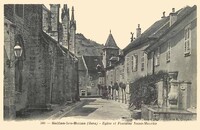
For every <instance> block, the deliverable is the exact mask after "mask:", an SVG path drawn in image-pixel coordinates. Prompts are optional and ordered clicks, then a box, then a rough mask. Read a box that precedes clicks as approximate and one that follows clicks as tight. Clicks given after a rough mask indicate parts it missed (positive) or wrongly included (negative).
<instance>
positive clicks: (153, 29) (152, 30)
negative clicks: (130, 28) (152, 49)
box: [123, 17, 169, 54]
mask: <svg viewBox="0 0 200 130" xmlns="http://www.w3.org/2000/svg"><path fill="white" fill-rule="evenodd" d="M168 21H169V17H166V18H163V19H161V20H158V21H156V22H155V23H154V24H153V25H151V26H150V27H149V28H148V29H147V30H146V31H144V32H143V33H142V34H141V36H139V37H138V38H136V39H135V40H134V41H133V42H131V43H130V44H129V45H128V46H126V47H125V48H124V49H123V51H124V53H125V54H126V53H127V52H128V51H130V50H131V49H133V48H134V47H137V46H138V45H141V44H143V43H145V42H147V41H149V37H150V36H154V37H155V36H156V35H157V34H158V33H160V32H159V31H158V32H157V30H158V29H163V28H162V27H165V28H166V27H167V26H168V24H167V23H168Z"/></svg>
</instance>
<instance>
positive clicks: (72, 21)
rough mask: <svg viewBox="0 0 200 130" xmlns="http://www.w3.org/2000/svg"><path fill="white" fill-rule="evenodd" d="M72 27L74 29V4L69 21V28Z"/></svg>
mask: <svg viewBox="0 0 200 130" xmlns="http://www.w3.org/2000/svg"><path fill="white" fill-rule="evenodd" d="M72 27H73V28H74V29H75V30H76V20H75V19H74V6H72V15H71V21H70V28H72Z"/></svg>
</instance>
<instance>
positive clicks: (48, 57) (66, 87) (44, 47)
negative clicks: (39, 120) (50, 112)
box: [4, 4, 79, 119]
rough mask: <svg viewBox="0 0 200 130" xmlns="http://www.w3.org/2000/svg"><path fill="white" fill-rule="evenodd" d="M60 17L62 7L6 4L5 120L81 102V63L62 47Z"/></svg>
mask: <svg viewBox="0 0 200 130" xmlns="http://www.w3.org/2000/svg"><path fill="white" fill-rule="evenodd" d="M58 14H59V5H51V9H50V10H48V9H47V8H46V7H44V5H36V4H35V5H20V4H15V5H13V4H7V5H4V30H5V31H4V64H5V65H4V119H14V118H15V117H16V116H18V115H22V114H23V113H25V112H26V111H27V110H30V109H49V108H50V106H51V104H53V103H56V104H62V103H64V102H67V101H76V100H78V95H79V94H78V93H79V92H78V84H77V81H78V62H77V58H76V56H75V55H74V54H73V53H72V52H70V51H69V50H68V49H67V48H65V47H64V46H62V45H61V44H59V43H60V41H59V35H60V34H63V32H61V31H60V30H61V29H60V30H59V29H58V28H60V25H62V24H60V23H59V15H58ZM50 16H53V17H51V19H50ZM45 20H46V22H45ZM72 23H73V22H72ZM73 26H74V23H73ZM15 45H19V46H20V47H21V48H22V56H21V57H20V58H16V57H15V56H14V50H13V48H14V46H15Z"/></svg>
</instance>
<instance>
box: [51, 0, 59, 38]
mask: <svg viewBox="0 0 200 130" xmlns="http://www.w3.org/2000/svg"><path fill="white" fill-rule="evenodd" d="M59 9H60V4H50V11H51V36H52V37H53V38H54V39H55V40H56V41H59V40H58V39H59V36H58V26H59Z"/></svg>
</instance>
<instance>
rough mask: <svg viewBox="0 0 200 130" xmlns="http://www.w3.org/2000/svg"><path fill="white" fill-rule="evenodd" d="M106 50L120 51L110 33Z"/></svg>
mask: <svg viewBox="0 0 200 130" xmlns="http://www.w3.org/2000/svg"><path fill="white" fill-rule="evenodd" d="M104 48H114V49H119V47H118V46H117V44H116V42H115V40H114V38H113V36H112V34H111V33H110V34H109V36H108V38H107V41H106V44H105V46H104Z"/></svg>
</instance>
